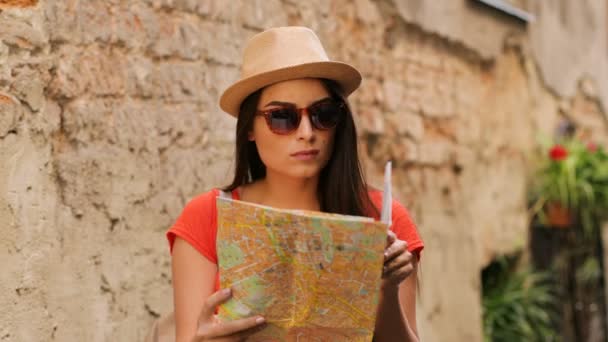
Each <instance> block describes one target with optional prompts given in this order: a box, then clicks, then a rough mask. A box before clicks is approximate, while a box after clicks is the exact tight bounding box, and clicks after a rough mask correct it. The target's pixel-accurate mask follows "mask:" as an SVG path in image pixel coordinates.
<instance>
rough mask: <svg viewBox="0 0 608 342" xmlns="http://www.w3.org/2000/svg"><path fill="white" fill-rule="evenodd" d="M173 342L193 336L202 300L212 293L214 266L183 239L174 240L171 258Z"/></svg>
mask: <svg viewBox="0 0 608 342" xmlns="http://www.w3.org/2000/svg"><path fill="white" fill-rule="evenodd" d="M171 268H172V272H173V303H174V306H175V334H176V342H190V341H191V340H192V338H193V337H194V336H195V334H196V330H197V328H198V319H199V316H200V314H201V311H202V310H203V307H204V304H205V300H206V299H207V298H208V297H209V296H210V295H211V294H212V293H213V292H214V286H215V275H216V272H217V266H216V265H215V264H214V263H212V262H211V261H209V260H208V259H207V258H205V257H204V256H202V255H201V253H199V252H198V251H197V250H196V249H194V247H192V246H191V245H190V244H189V243H188V242H186V241H185V240H183V239H180V238H176V239H175V242H174V245H173V254H172V258H171Z"/></svg>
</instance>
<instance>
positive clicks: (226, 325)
mask: <svg viewBox="0 0 608 342" xmlns="http://www.w3.org/2000/svg"><path fill="white" fill-rule="evenodd" d="M231 297H232V291H231V290H230V289H224V290H219V291H217V292H215V293H214V294H212V295H211V296H209V297H208V298H207V300H205V305H204V306H203V310H202V311H201V314H200V316H199V319H198V330H197V331H196V335H195V336H194V338H193V339H192V342H201V341H222V342H233V341H245V339H246V338H247V337H249V336H250V335H252V334H254V333H256V332H258V331H260V330H261V329H263V328H264V326H265V324H264V323H265V320H264V317H261V316H254V317H248V318H243V319H239V320H235V321H229V322H222V321H220V320H219V319H218V318H217V316H216V315H215V309H216V308H217V307H218V305H220V304H222V303H225V302H227V301H228V300H229V299H230V298H231Z"/></svg>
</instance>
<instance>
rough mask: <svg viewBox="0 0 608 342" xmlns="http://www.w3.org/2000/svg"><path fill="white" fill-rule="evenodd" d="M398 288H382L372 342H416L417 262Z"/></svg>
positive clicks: (390, 286)
mask: <svg viewBox="0 0 608 342" xmlns="http://www.w3.org/2000/svg"><path fill="white" fill-rule="evenodd" d="M414 265H415V266H414V270H413V271H412V273H411V274H410V275H409V276H408V277H407V278H406V279H405V280H404V281H403V282H402V283H401V284H400V285H398V286H393V285H388V286H385V287H383V289H382V292H381V294H380V303H379V305H378V315H377V318H376V327H375V330H374V342H385V341H418V329H417V325H416V283H417V281H416V279H417V272H416V271H417V268H418V267H417V262H415V263H414Z"/></svg>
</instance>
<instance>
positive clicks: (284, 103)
mask: <svg viewBox="0 0 608 342" xmlns="http://www.w3.org/2000/svg"><path fill="white" fill-rule="evenodd" d="M330 99H331V97H330V96H327V97H324V98H322V99H319V100H316V101H314V102H313V103H311V104H309V106H311V105H313V104H316V103H319V102H322V101H326V100H330ZM295 105H296V104H295V103H292V102H283V101H270V102H268V103H267V104H266V105H265V106H264V108H266V107H270V106H294V107H295Z"/></svg>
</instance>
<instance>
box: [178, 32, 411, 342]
mask: <svg viewBox="0 0 608 342" xmlns="http://www.w3.org/2000/svg"><path fill="white" fill-rule="evenodd" d="M360 82H361V75H360V73H359V72H358V71H357V70H356V69H354V68H353V67H352V66H350V65H347V64H344V63H340V62H335V61H330V60H329V59H328V57H327V55H326V54H325V51H324V49H323V47H322V45H321V43H320V41H319V40H318V38H317V36H316V35H315V34H314V32H312V31H311V30H309V29H307V28H304V27H280V28H273V29H269V30H267V31H264V32H262V33H259V34H257V35H255V36H254V37H252V38H251V39H250V40H249V42H248V43H247V46H246V48H245V51H244V56H243V64H242V78H241V79H240V80H239V81H238V82H236V83H234V84H233V85H232V86H230V87H229V88H228V89H226V91H225V92H224V93H223V94H222V97H221V99H220V106H221V108H222V109H223V110H224V111H226V112H227V113H229V114H231V115H233V116H235V117H237V119H238V121H237V130H236V170H235V176H234V180H233V181H232V183H231V184H230V185H229V186H228V187H226V188H225V189H224V190H225V191H226V192H228V193H230V194H231V196H232V197H233V198H234V199H240V200H242V201H247V202H253V203H258V204H263V205H267V206H272V207H277V208H286V209H307V210H317V211H324V212H333V213H341V214H350V215H360V216H371V217H375V218H378V210H377V208H379V207H380V203H381V199H382V194H381V193H380V192H378V191H375V190H371V189H368V187H367V185H366V183H365V181H364V179H363V177H362V173H361V167H360V164H359V160H358V156H357V141H356V131H355V126H354V122H353V118H352V115H351V112H350V109H349V107H348V104H347V102H346V97H347V96H348V95H349V94H350V93H352V92H353V91H354V90H355V89H356V88H357V87H358V86H359V84H360ZM219 195H220V190H217V189H214V190H212V191H209V192H207V193H204V194H202V195H199V196H198V197H196V198H195V199H193V200H192V201H191V202H189V203H188V205H187V206H186V208H185V209H184V211H183V213H182V214H181V216H180V217H179V218H178V220H177V222H176V223H175V225H174V226H173V227H171V229H170V230H169V231H168V232H167V238H168V240H169V243H170V246H171V250H172V272H173V287H174V304H175V322H176V337H177V341H207V340H209V341H215V340H217V341H239V340H242V339H244V338H246V337H247V336H249V335H250V334H252V333H253V332H256V331H257V330H259V329H263V327H264V324H265V323H264V318H263V317H260V316H254V317H250V318H246V319H242V320H238V321H232V322H219V321H218V320H217V319H216V318H215V316H214V312H215V310H216V308H217V306H218V305H219V304H221V303H223V302H226V301H227V300H229V299H230V295H231V293H230V289H221V290H220V289H219V281H218V268H217V251H216V249H215V237H216V231H217V226H216V212H215V211H216V207H215V199H216V197H217V196H219ZM392 210H393V225H392V227H391V232H389V233H388V237H387V248H386V251H385V262H384V270H383V283H382V287H381V288H382V290H381V296H380V302H379V309H378V315H377V320H376V326H375V331H374V340H375V341H416V340H418V337H417V331H416V311H415V297H416V269H417V263H418V255H419V252H420V251H421V250H422V248H423V244H422V241H421V240H420V238H419V236H418V233H417V232H416V228H415V227H414V225H413V223H412V222H411V220H410V218H409V215H408V213H407V211H406V210H405V209H404V208H403V207H402V206H401V205H400V204H399V203H397V202H393V209H392Z"/></svg>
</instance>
